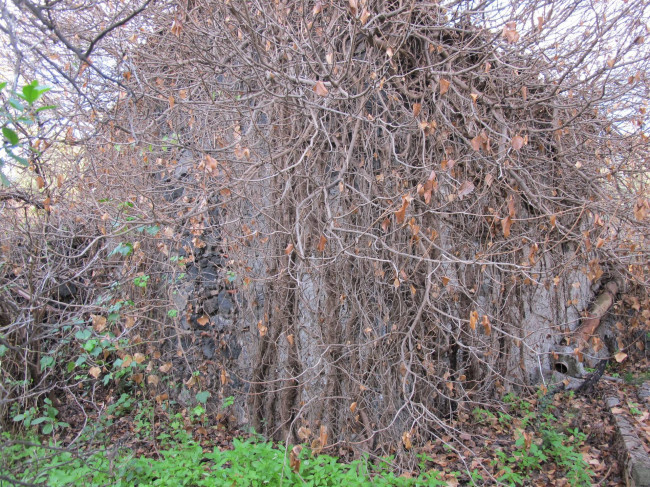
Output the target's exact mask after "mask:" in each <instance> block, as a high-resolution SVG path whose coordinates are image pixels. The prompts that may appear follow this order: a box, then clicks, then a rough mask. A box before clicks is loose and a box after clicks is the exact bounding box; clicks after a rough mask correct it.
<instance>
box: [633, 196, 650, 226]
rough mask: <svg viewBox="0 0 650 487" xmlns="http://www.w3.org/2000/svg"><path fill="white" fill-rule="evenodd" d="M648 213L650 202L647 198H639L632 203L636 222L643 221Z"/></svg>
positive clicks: (649, 211)
mask: <svg viewBox="0 0 650 487" xmlns="http://www.w3.org/2000/svg"><path fill="white" fill-rule="evenodd" d="M648 213H650V200H648V199H647V198H639V199H637V200H636V202H635V203H634V218H636V220H637V221H643V220H645V219H646V217H647V216H648Z"/></svg>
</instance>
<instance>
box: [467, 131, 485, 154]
mask: <svg viewBox="0 0 650 487" xmlns="http://www.w3.org/2000/svg"><path fill="white" fill-rule="evenodd" d="M470 144H471V145H472V149H474V150H475V151H476V152H478V151H480V150H481V146H482V145H483V141H482V138H481V136H480V135H477V136H476V137H474V138H473V139H472V140H470Z"/></svg>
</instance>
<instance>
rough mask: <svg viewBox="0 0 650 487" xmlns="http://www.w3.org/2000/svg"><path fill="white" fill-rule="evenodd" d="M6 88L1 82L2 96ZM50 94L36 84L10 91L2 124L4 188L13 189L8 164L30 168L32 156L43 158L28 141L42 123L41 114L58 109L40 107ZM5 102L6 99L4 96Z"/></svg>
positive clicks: (0, 119)
mask: <svg viewBox="0 0 650 487" xmlns="http://www.w3.org/2000/svg"><path fill="white" fill-rule="evenodd" d="M5 88H7V82H6V81H4V82H1V83H0V92H3V91H4V90H5ZM48 91H50V88H49V87H47V86H41V85H40V84H39V83H38V82H37V81H32V82H31V83H28V84H26V85H24V86H23V87H22V89H21V90H20V91H18V92H14V91H10V92H9V93H8V96H7V97H6V99H7V103H6V105H5V106H2V107H0V124H1V125H2V144H1V145H0V180H1V183H2V186H10V185H11V182H10V181H9V179H8V178H7V176H6V174H5V173H4V169H5V166H6V165H7V164H8V163H10V162H16V163H18V165H19V166H22V167H29V166H30V162H29V159H30V156H32V155H38V154H39V151H38V149H37V148H36V147H33V146H32V145H31V144H30V143H29V141H28V139H29V133H30V127H32V126H34V125H35V124H36V123H37V122H38V121H39V114H40V113H41V112H43V111H45V110H52V109H55V108H56V106H54V105H44V106H37V102H38V100H39V99H40V98H41V97H42V96H43V95H44V94H45V93H47V92H48ZM3 98H5V97H4V96H3ZM26 139H27V140H26ZM6 156H8V159H7V158H6Z"/></svg>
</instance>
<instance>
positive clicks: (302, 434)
mask: <svg viewBox="0 0 650 487" xmlns="http://www.w3.org/2000/svg"><path fill="white" fill-rule="evenodd" d="M311 435H312V433H311V430H310V429H309V428H307V427H306V426H301V427H300V428H298V438H300V439H301V440H302V441H307V440H308V439H309V438H311Z"/></svg>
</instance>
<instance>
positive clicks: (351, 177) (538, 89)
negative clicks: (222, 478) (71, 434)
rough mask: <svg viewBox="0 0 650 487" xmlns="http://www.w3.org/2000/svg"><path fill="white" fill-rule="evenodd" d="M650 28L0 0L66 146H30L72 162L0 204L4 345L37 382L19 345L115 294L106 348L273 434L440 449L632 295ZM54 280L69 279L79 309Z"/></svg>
mask: <svg viewBox="0 0 650 487" xmlns="http://www.w3.org/2000/svg"><path fill="white" fill-rule="evenodd" d="M648 18H650V5H649V4H648V2H647V1H646V0H630V1H627V2H591V1H589V2H588V1H582V0H580V1H514V2H502V1H485V2H477V1H457V2H453V1H443V2H428V1H421V0H394V1H386V0H346V1H340V0H332V1H328V0H324V1H320V0H318V1H311V0H310V1H300V2H294V1H290V2H285V1H279V0H276V1H249V0H228V1H203V0H186V1H179V2H149V1H143V2H134V3H131V2H93V1H88V2H81V3H79V2H68V1H58V2H42V3H38V2H35V1H28V0H23V1H15V2H13V3H8V2H2V20H1V22H2V24H1V25H0V29H1V30H2V32H3V34H4V37H5V38H6V39H7V40H8V41H9V44H10V45H11V46H13V49H14V52H15V53H16V56H15V57H14V61H15V63H18V64H17V65H18V66H20V70H21V72H23V73H29V76H33V77H36V78H38V79H39V80H41V81H42V82H48V83H50V84H51V85H52V86H53V87H54V89H53V94H52V95H51V96H52V97H54V96H55V95H56V96H58V97H59V98H58V100H59V101H58V103H59V115H60V117H62V118H63V119H65V120H66V123H69V127H71V128H70V129H68V130H67V132H66V131H65V130H62V129H61V130H60V133H59V134H57V135H48V136H47V137H45V136H37V135H33V134H32V135H31V137H33V138H34V142H33V143H35V141H36V139H37V138H38V137H41V140H42V142H41V143H42V144H46V143H47V144H48V146H49V145H53V144H54V145H55V146H58V147H62V152H61V153H60V154H57V155H56V156H52V157H50V159H49V160H48V159H47V154H48V153H47V152H45V151H43V153H42V154H40V153H39V156H38V157H36V158H35V161H36V162H33V163H32V164H31V166H32V173H29V168H24V169H16V171H18V172H17V173H16V176H15V179H16V180H17V181H18V180H20V181H30V180H31V179H30V178H35V177H40V178H41V179H42V185H41V183H40V182H39V183H38V184H36V185H33V184H32V185H29V184H27V183H24V185H25V187H29V188H30V189H29V191H30V192H31V195H29V196H25V197H14V196H11V195H12V194H17V193H15V192H14V193H5V194H4V195H5V196H1V197H0V203H2V202H6V201H10V202H11V204H7V203H5V206H4V207H3V212H4V214H3V222H2V224H3V226H4V227H5V229H6V233H5V236H4V237H3V244H5V245H6V246H10V242H15V241H16V239H20V241H22V242H30V241H34V239H36V240H38V242H39V243H38V245H34V244H29V245H27V247H26V248H22V249H19V248H16V247H15V244H11V252H9V251H8V252H7V253H4V252H3V255H4V257H3V258H4V259H5V262H7V263H9V262H11V265H12V266H13V269H14V270H13V271H11V272H8V271H5V270H4V269H3V272H6V274H5V275H4V276H3V280H4V281H6V282H13V283H14V284H17V285H18V286H17V287H8V288H7V287H5V288H3V289H4V290H3V300H4V303H5V304H4V305H3V311H4V312H5V314H6V315H7V316H11V317H12V318H11V323H13V325H9V323H7V326H5V328H3V330H5V331H3V333H5V334H6V335H7V336H9V334H11V333H14V334H15V336H17V337H18V336H20V339H18V338H16V339H15V341H14V343H16V347H17V348H20V347H23V349H30V352H29V353H33V354H35V355H34V356H33V357H32V358H31V359H30V360H28V361H27V363H28V364H31V365H34V364H37V363H38V360H40V358H39V357H40V356H39V355H38V353H39V352H38V349H34V348H29V347H31V345H30V344H31V343H33V342H32V341H30V340H39V341H40V342H41V343H44V342H47V341H56V340H60V338H61V337H62V336H65V335H66V334H68V335H72V334H74V332H75V330H76V328H74V327H75V326H77V325H76V324H75V323H77V322H75V321H74V320H73V317H74V318H76V319H77V320H78V321H79V320H80V321H82V322H83V321H84V320H85V321H88V320H92V319H93V318H90V314H91V313H92V314H93V315H95V316H103V315H104V314H106V313H104V311H102V309H104V310H105V307H104V308H102V306H103V305H104V303H106V305H107V306H108V305H109V304H110V305H114V304H115V303H116V302H126V301H127V300H131V301H134V302H135V303H136V305H134V309H138V310H139V311H137V312H136V313H134V314H133V315H132V316H131V318H134V317H135V318H137V320H138V325H137V327H136V328H134V329H132V328H129V327H123V328H121V330H122V335H120V336H122V337H124V338H129V339H133V336H134V334H135V331H134V330H137V333H138V336H137V338H138V339H139V340H140V342H138V341H137V340H136V342H135V343H136V344H138V343H141V342H146V343H148V344H149V345H146V346H149V347H153V345H151V344H153V343H155V342H156V341H157V340H161V341H162V340H163V339H165V340H166V341H165V343H166V345H165V346H164V347H162V349H163V353H165V354H168V356H170V357H171V356H175V357H176V358H175V359H174V361H175V362H174V363H176V365H177V368H176V369H175V370H177V372H176V373H178V376H179V377H183V378H184V380H185V381H188V380H189V378H190V377H191V374H192V372H193V369H194V368H199V369H200V370H202V371H203V372H204V375H203V379H202V380H204V381H205V382H204V383H203V386H205V387H208V388H210V390H212V391H213V394H214V395H215V397H227V396H230V395H235V396H236V397H237V401H238V402H237V405H238V408H239V409H238V410H239V419H240V420H241V421H245V422H248V423H250V424H251V425H252V426H254V427H255V429H256V430H257V431H261V432H263V433H264V434H266V435H268V436H269V437H275V438H279V439H296V438H301V436H300V433H299V431H300V428H301V427H303V428H311V430H313V431H317V430H318V428H319V427H320V426H323V427H326V428H327V430H328V431H329V435H330V442H332V443H336V442H339V441H341V442H342V441H348V442H351V443H352V444H354V445H356V446H358V447H361V448H366V449H372V448H375V447H379V446H381V445H382V444H383V442H382V441H381V440H383V439H385V438H393V439H394V438H403V435H404V434H406V433H407V432H408V434H409V435H411V434H413V435H419V437H421V438H431V437H433V436H440V435H442V434H443V433H449V432H450V431H451V432H454V418H455V417H456V415H457V414H460V413H462V412H463V411H467V410H468V409H469V410H471V408H472V407H473V405H474V404H477V403H484V402H488V401H490V400H492V399H494V398H495V397H496V396H498V395H502V394H503V393H504V392H505V391H507V390H511V389H513V388H515V389H525V388H527V387H532V386H534V385H537V384H540V383H544V381H545V380H547V376H548V374H547V372H548V371H550V370H551V369H552V368H553V364H554V357H555V356H556V354H557V350H558V347H561V346H564V345H566V343H565V342H566V341H568V340H565V341H564V342H563V339H565V338H570V337H571V336H573V335H572V332H573V331H574V330H576V328H578V327H579V325H580V324H581V322H582V321H583V320H582V319H583V317H585V316H587V317H589V316H588V315H589V309H590V304H591V302H592V300H593V298H594V296H595V295H597V294H598V293H599V292H601V291H602V289H605V288H606V286H607V284H608V283H610V282H615V283H617V285H616V290H617V291H618V290H619V288H620V289H623V288H628V289H629V288H633V287H635V286H637V287H640V288H644V287H645V288H647V286H648V274H647V273H648V268H647V265H648V261H649V259H648V257H649V254H648V250H649V247H648V241H647V236H648V235H650V228H649V223H650V203H649V200H648V198H649V192H648V183H649V180H648V174H649V172H648V171H649V170H650V168H649V167H648V164H649V161H648V154H649V152H648V114H647V108H648V107H647V104H648V99H649V96H650V93H649V88H650V79H649V77H648V75H649V74H648V73H649V67H650V66H649V61H650V48H649V47H648V46H649V44H650V42H649V41H648V36H649V35H650V33H649V32H648V29H649V27H648V25H647V19H648ZM3 101H4V100H3ZM59 127H61V126H59ZM33 143H32V145H33ZM61 154H65V157H64V156H63V155H61ZM33 168H37V169H38V171H35V172H34V169H33ZM21 171H22V172H21ZM66 171H67V173H66V174H67V175H68V179H66V181H68V182H66V183H62V182H61V178H60V176H61V174H63V173H64V172H66ZM18 174H20V176H19V175H18ZM21 178H22V179H21ZM11 190H12V191H16V190H15V189H11ZM44 192H47V194H44ZM44 196H47V201H46V206H47V208H44V209H42V210H39V211H36V212H34V213H32V214H30V216H25V209H24V207H25V205H28V206H29V205H30V204H32V205H33V203H31V200H32V199H33V200H39V201H41V202H42V200H43V199H44ZM41 204H42V203H41ZM20 222H22V223H20ZM25 222H27V223H29V228H27V226H26V223H25ZM138 228H140V230H138ZM145 228H146V229H156V230H155V231H153V230H152V231H149V230H147V231H143V230H142V229H145ZM10 229H12V230H10ZM34 229H36V232H37V235H34V234H33V232H34V231H35V230H34ZM158 230H159V231H158ZM127 244H128V245H130V246H131V248H130V249H129V248H127V247H126V245H127ZM120 245H123V246H124V247H119V246H120ZM8 248H9V247H8ZM45 249H51V252H52V254H51V255H50V256H49V257H48V258H47V259H41V256H42V255H43V252H45V251H46V250H45ZM116 249H121V250H117V252H116ZM124 249H126V250H124ZM48 255H49V254H48ZM120 255H122V256H123V257H126V258H125V259H118V257H120ZM179 258H181V259H183V260H184V262H185V267H184V272H183V275H182V276H179V274H180V273H179V271H178V265H176V263H177V262H178V259H179ZM172 259H176V260H173V261H172ZM202 263H205V265H203V264H202ZM30 266H31V267H30ZM28 268H29V269H31V270H30V273H31V274H30V276H36V278H37V279H38V280H39V281H38V282H39V283H40V284H39V286H40V288H38V289H36V288H33V287H32V288H29V289H27V287H26V286H27V284H26V283H27V276H26V274H25V272H26V271H25V269H28ZM143 275H147V276H155V278H152V280H151V283H150V285H149V286H147V285H146V281H145V286H139V284H137V283H138V282H139V283H142V281H141V280H140V281H134V278H136V277H138V276H143ZM208 275H214V276H215V277H214V278H208V277H206V276H208ZM60 276H65V280H64V282H70V283H75V284H74V285H75V286H79V287H80V288H81V287H82V286H83V289H84V291H83V293H76V297H75V300H74V301H73V303H72V304H71V305H69V306H70V307H62V306H60V305H57V304H56V303H53V302H52V294H51V292H52V290H53V289H55V288H56V289H57V290H59V291H60V290H61V288H60V286H61V282H60V279H59V280H58V281H57V280H56V279H58V277H60ZM30 279H34V277H30ZM147 279H148V278H147ZM91 281H92V282H91ZM208 281H209V282H208ZM97 282H101V283H102V285H101V286H100V285H97ZM134 282H136V284H135V285H134V284H133V283H134ZM206 282H208V284H206ZM214 282H218V284H217V285H213V284H214ZM82 283H83V284H82ZM112 283H120V285H119V286H118V285H115V284H112ZM112 285H113V286H114V287H111V286H112ZM210 286H212V287H210ZM139 287H140V288H141V289H139ZM108 289H110V290H111V291H110V292H108V291H107V290H108ZM21 290H22V291H21ZM75 292H76V291H75ZM84 293H85V294H84ZM102 296H109V297H107V298H106V300H105V301H104V302H103V303H102V302H101V301H97V299H98V298H101V297H102ZM91 301H92V302H93V303H99V304H93V305H90V304H89V303H90V302H91ZM611 301H613V298H612V299H611V300H609V301H608V302H610V305H611ZM170 303H171V304H170ZM138 306H140V307H139V308H138ZM52 307H54V308H55V309H52ZM170 307H172V308H174V309H175V310H176V311H177V312H178V314H174V313H171V314H170V313H168V311H169V309H170ZM4 308H6V309H4ZM226 308H228V310H227V313H226V312H225V311H224V310H225V309H226ZM37 313H41V314H42V313H45V315H44V316H50V319H49V320H50V321H48V320H46V319H44V318H43V316H41V315H38V316H37ZM136 315H137V316H136ZM226 315H227V316H226ZM602 315H604V312H603V313H602V314H601V315H599V316H598V319H599V320H600V318H601V316H602ZM16 317H20V319H18V318H16ZM120 319H122V320H124V319H128V318H126V315H123V316H122V317H121V318H120ZM592 319H593V316H592ZM53 320H54V321H53ZM56 320H58V324H57V326H52V323H54V322H56ZM100 322H101V320H100ZM45 323H47V325H46V324H45ZM131 324H132V323H131ZM64 325H65V326H68V325H69V326H70V328H65V326H64ZM596 326H597V325H596ZM12 327H13V328H12ZM25 330H31V331H30V332H29V333H28V332H26V331H25ZM95 331H97V327H95ZM99 331H101V330H99ZM21 333H22V335H21ZM25 333H26V334H25ZM587 338H589V337H587ZM20 340H22V342H21V341H20ZM210 340H212V341H211V342H210ZM19 342H20V344H18V343H19ZM206 343H208V344H209V343H212V344H213V345H214V346H213V345H209V346H208V345H206ZM143 346H145V345H143ZM569 346H570V348H571V349H572V350H573V349H575V355H576V356H580V357H581V360H582V355H583V354H584V355H586V356H587V357H586V358H587V360H590V359H593V360H597V359H598V358H600V357H602V354H603V353H604V354H608V353H614V352H615V351H616V350H609V351H608V350H607V347H604V346H603V344H602V343H598V340H594V341H591V342H590V343H589V344H586V343H583V342H580V343H579V344H576V343H575V342H574V343H572V344H570V345H569ZM206 347H207V349H206ZM210 347H213V348H214V347H216V348H217V349H218V350H219V351H218V353H214V350H212V351H211V352H210V353H208V352H207V351H206V350H209V349H210ZM619 348H620V345H619ZM153 350H154V348H151V349H148V352H150V351H153ZM235 350H236V352H235ZM203 355H205V356H206V357H207V356H208V355H209V357H208V358H209V359H210V360H207V361H206V362H205V363H202V364H201V365H200V366H198V365H196V364H199V363H201V362H202V360H203V359H204V358H205V357H203ZM179 356H182V357H183V358H182V359H181V358H179ZM170 360H171V359H170ZM19 369H20V364H19V363H18V361H16V370H15V373H16V374H20V373H21V372H20V370H19ZM33 374H34V376H38V377H42V374H41V373H40V372H37V371H33ZM48 374H54V372H52V371H50V372H48ZM186 383H187V382H186ZM194 384H196V383H194ZM188 387H192V383H190V385H189V386H188ZM43 388H47V386H43ZM42 390H43V389H41V391H42ZM14 394H16V392H15V391H14ZM34 394H36V393H34ZM303 431H305V430H304V429H303ZM301 439H304V438H301ZM315 441H317V440H315Z"/></svg>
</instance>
